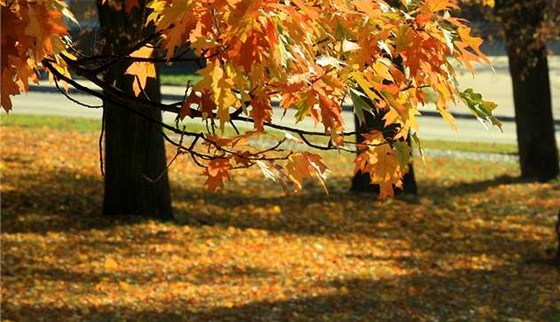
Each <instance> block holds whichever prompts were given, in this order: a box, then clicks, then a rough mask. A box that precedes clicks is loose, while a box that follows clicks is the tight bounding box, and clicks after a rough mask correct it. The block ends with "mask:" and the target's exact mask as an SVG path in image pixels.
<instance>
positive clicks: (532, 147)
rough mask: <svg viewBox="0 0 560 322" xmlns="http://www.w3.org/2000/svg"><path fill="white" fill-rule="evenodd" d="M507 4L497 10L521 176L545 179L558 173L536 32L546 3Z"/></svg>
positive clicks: (544, 65)
mask: <svg viewBox="0 0 560 322" xmlns="http://www.w3.org/2000/svg"><path fill="white" fill-rule="evenodd" d="M507 4H508V3H507V2H504V3H503V4H502V5H503V7H502V8H500V10H501V11H500V12H502V19H504V21H505V22H506V23H505V24H504V32H505V40H506V49H507V53H508V58H509V69H510V74H511V79H512V83H513V97H514V104H515V119H516V124H517V144H518V147H519V161H520V166H521V176H522V177H523V178H527V179H531V180H541V181H546V180H549V179H552V178H555V177H556V176H557V175H558V173H559V166H558V150H557V147H556V139H555V137H554V118H553V116H552V101H551V94H550V79H549V75H548V60H547V55H546V47H545V46H544V44H539V43H538V42H539V39H537V38H536V36H535V34H536V30H537V28H538V26H539V24H540V22H541V21H542V19H543V15H545V14H546V13H545V12H544V11H545V9H544V8H546V6H545V3H544V2H543V3H540V5H538V4H535V5H534V6H532V5H531V6H530V7H528V8H525V9H523V8H524V7H521V9H515V8H517V7H508V6H507ZM522 9H523V10H522ZM511 21H516V23H515V24H512V23H511Z"/></svg>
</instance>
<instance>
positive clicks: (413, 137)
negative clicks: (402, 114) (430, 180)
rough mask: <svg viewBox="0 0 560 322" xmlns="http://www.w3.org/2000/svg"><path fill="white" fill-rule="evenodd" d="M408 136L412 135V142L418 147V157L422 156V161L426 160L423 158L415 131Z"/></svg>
mask: <svg viewBox="0 0 560 322" xmlns="http://www.w3.org/2000/svg"><path fill="white" fill-rule="evenodd" d="M410 136H411V137H412V139H413V140H414V143H415V144H416V146H417V147H418V152H419V153H420V157H421V158H422V161H424V162H426V160H425V159H424V150H422V145H421V143H420V139H419V138H418V135H416V133H412V134H411V135H410Z"/></svg>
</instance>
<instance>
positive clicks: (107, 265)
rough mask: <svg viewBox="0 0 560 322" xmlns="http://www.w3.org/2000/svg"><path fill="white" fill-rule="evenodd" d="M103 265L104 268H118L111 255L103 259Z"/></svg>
mask: <svg viewBox="0 0 560 322" xmlns="http://www.w3.org/2000/svg"><path fill="white" fill-rule="evenodd" d="M104 266H105V269H106V270H116V269H117V268H119V264H118V263H117V261H116V260H114V259H112V258H111V257H107V258H106V259H105V263H104Z"/></svg>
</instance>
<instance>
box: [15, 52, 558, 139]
mask: <svg viewBox="0 0 560 322" xmlns="http://www.w3.org/2000/svg"><path fill="white" fill-rule="evenodd" d="M492 61H493V63H494V69H495V72H493V71H492V70H491V69H489V68H487V67H478V68H477V75H476V78H475V79H473V78H472V76H471V75H470V74H468V73H464V74H463V75H462V76H461V77H460V84H461V86H462V88H468V87H472V88H475V89H476V90H477V91H479V92H481V93H483V94H484V96H485V98H486V99H489V100H494V101H495V102H496V103H498V105H499V109H498V110H497V111H496V114H497V115H499V116H503V117H504V119H506V120H509V121H506V122H504V127H503V128H504V132H503V133H501V132H500V131H499V130H498V129H489V130H486V129H485V128H484V126H483V125H482V124H480V123H479V122H478V121H477V120H475V119H465V118H458V119H457V125H458V128H459V131H458V132H456V133H455V132H453V131H452V130H451V129H450V127H449V126H448V125H447V124H445V122H444V121H443V120H441V118H437V117H429V116H422V117H420V120H419V123H420V133H419V134H420V136H421V137H422V138H426V139H445V140H458V141H483V142H496V143H508V142H509V143H514V142H515V140H516V134H515V123H513V122H512V121H511V119H512V117H513V116H514V111H513V99H512V91H511V78H510V77H509V73H508V71H507V59H506V58H505V57H503V56H498V57H492ZM550 78H551V88H552V96H553V106H554V114H555V119H556V120H557V121H556V124H557V125H556V140H557V142H558V143H559V144H560V124H559V123H560V122H559V121H558V120H560V57H554V58H552V59H550ZM45 89H46V90H45ZM183 91H184V89H183V88H180V87H173V86H164V87H162V92H163V93H164V94H167V95H164V96H167V98H168V100H169V99H172V100H177V99H178V98H179V97H181V96H182V94H183ZM73 97H75V98H77V99H78V100H79V101H82V102H84V103H87V104H90V105H91V104H93V105H95V104H101V102H100V101H99V100H98V99H96V98H93V97H88V96H85V95H81V94H78V93H74V94H73ZM13 102H14V110H13V112H12V113H14V114H35V115H64V116H71V117H86V118H95V119H100V118H101V110H100V109H88V108H84V107H80V106H78V105H77V104H75V103H73V102H71V101H69V100H67V99H66V98H64V97H63V96H62V95H60V94H59V93H53V91H52V87H50V88H49V87H48V86H44V85H43V89H42V90H41V88H33V89H32V91H31V92H30V93H28V94H27V95H20V96H16V97H14V98H13ZM428 109H429V107H428ZM423 110H426V109H423ZM451 111H452V112H454V113H465V112H466V108H465V107H452V108H451ZM277 114H278V115H276V118H275V120H274V121H275V122H278V123H281V124H285V125H293V114H288V115H286V116H285V117H283V118H281V117H280V114H279V113H277ZM164 118H165V119H168V120H172V119H174V115H172V114H170V113H164ZM344 119H345V122H346V124H347V125H349V126H348V127H349V128H350V129H351V128H352V127H353V124H354V123H353V115H352V113H349V112H345V113H344ZM300 125H301V126H303V127H305V128H308V129H309V128H314V124H313V123H312V121H311V120H308V121H304V122H302V123H301V124H300ZM317 129H318V130H319V129H320V127H318V128H317Z"/></svg>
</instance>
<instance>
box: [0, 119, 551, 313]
mask: <svg viewBox="0 0 560 322" xmlns="http://www.w3.org/2000/svg"><path fill="white" fill-rule="evenodd" d="M97 129H98V124H97V123H96V121H92V120H84V119H69V118H60V117H58V118H57V117H37V116H36V117H29V116H15V115H13V116H10V117H8V118H6V117H3V118H2V125H1V128H0V130H1V132H0V133H1V137H2V139H1V142H2V160H1V163H0V171H1V180H2V185H1V192H2V217H1V224H2V227H1V228H2V231H1V242H2V266H1V269H2V303H1V304H2V308H1V310H2V312H1V313H2V320H5V321H560V271H559V270H558V268H555V267H554V266H552V265H550V264H549V263H548V262H547V259H549V258H550V257H551V255H552V253H553V252H554V249H555V247H556V242H555V239H554V232H553V225H554V221H555V215H556V213H557V211H558V209H559V208H560V198H558V196H559V195H560V181H558V180H556V181H552V182H548V183H528V182H522V181H519V180H518V179H517V176H518V175H519V169H518V166H517V164H516V163H515V162H511V161H485V160H484V158H481V159H480V160H467V159H461V158H457V157H453V158H451V157H427V158H426V162H425V163H423V162H421V161H419V160H417V161H416V164H415V166H416V173H417V180H418V184H419V187H420V191H419V195H418V196H417V197H410V196H403V197H399V198H396V199H392V200H388V201H385V202H381V201H379V200H377V199H376V198H375V197H372V196H369V195H352V194H350V193H348V188H349V183H350V178H351V175H352V156H351V155H347V154H339V153H330V154H324V157H325V159H326V162H327V163H328V164H329V165H330V166H331V170H332V171H333V174H332V176H331V177H330V179H329V181H328V184H329V191H330V193H329V194H328V195H326V194H325V193H324V192H322V190H321V189H320V188H319V187H318V186H317V185H316V184H315V183H311V182H310V183H309V184H308V185H306V187H305V189H304V191H303V192H301V193H300V194H297V195H285V194H284V193H283V192H282V190H281V188H280V187H279V186H277V185H275V184H274V183H272V182H269V181H266V180H265V179H264V178H263V177H262V175H261V174H260V173H259V172H258V170H257V169H252V170H249V171H246V172H239V173H236V174H234V176H233V177H232V180H231V182H230V183H229V184H228V185H227V186H226V189H225V191H223V192H220V193H214V194H211V193H207V192H205V191H204V188H203V181H204V179H203V177H202V176H201V175H200V173H201V170H200V169H198V168H196V167H195V166H194V165H193V163H192V162H191V161H190V160H189V159H188V158H186V157H184V158H180V159H179V161H177V162H176V163H174V164H173V166H172V167H171V168H170V170H169V175H170V180H171V183H172V193H173V205H174V209H175V215H176V220H175V222H168V223H159V222H155V221H150V220H141V219H135V218H130V217H119V218H107V217H103V216H101V215H100V211H101V201H102V191H103V181H102V180H103V179H102V176H101V174H100V170H99V155H98V148H97V147H98V139H99V133H98V130H97ZM427 144H428V145H431V147H432V148H436V149H437V148H442V147H443V148H445V149H460V150H470V151H480V150H483V151H484V152H499V153H511V152H515V151H512V149H513V150H514V148H512V147H511V146H504V145H489V144H487V145H476V144H462V145H454V144H453V143H449V142H447V143H445V144H446V145H445V146H443V145H441V144H440V143H438V142H431V143H430V142H427ZM168 153H169V157H170V158H171V157H172V156H173V151H172V149H170V148H169V147H168ZM504 160H507V158H505V159H504Z"/></svg>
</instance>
